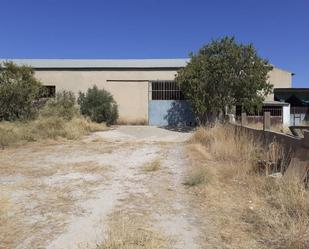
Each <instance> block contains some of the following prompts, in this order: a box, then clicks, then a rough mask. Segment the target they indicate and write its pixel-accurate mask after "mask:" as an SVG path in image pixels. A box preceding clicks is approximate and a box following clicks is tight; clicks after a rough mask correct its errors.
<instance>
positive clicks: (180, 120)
mask: <svg viewBox="0 0 309 249" xmlns="http://www.w3.org/2000/svg"><path fill="white" fill-rule="evenodd" d="M148 108H149V109H148V116H149V125H156V126H194V125H195V124H196V121H195V115H194V114H193V112H192V109H191V106H190V104H189V102H187V101H186V100H184V97H183V94H182V93H181V91H180V89H179V87H178V85H177V84H176V83H175V82H174V81H153V82H150V84H149V104H148Z"/></svg>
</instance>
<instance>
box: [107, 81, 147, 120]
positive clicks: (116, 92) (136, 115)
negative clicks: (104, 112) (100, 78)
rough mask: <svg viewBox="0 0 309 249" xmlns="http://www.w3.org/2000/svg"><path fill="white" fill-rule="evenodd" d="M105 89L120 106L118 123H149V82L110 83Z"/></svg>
mask: <svg viewBox="0 0 309 249" xmlns="http://www.w3.org/2000/svg"><path fill="white" fill-rule="evenodd" d="M104 88H105V89H106V90H107V91H109V92H110V93H111V94H112V95H113V96H114V99H115V100H116V102H117V104H118V110H119V114H121V115H120V117H119V120H118V123H120V124H121V123H124V124H126V123H133V124H147V123H148V81H142V82H136V81H108V82H106V84H104Z"/></svg>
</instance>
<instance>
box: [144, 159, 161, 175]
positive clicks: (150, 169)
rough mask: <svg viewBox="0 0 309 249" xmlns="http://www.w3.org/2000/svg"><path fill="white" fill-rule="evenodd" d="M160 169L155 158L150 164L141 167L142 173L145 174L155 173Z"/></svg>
mask: <svg viewBox="0 0 309 249" xmlns="http://www.w3.org/2000/svg"><path fill="white" fill-rule="evenodd" d="M160 168H161V161H160V159H159V158H156V159H155V160H153V161H152V162H150V163H146V164H145V165H143V171H145V172H153V171H157V170H159V169H160Z"/></svg>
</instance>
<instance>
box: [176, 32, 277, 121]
mask: <svg viewBox="0 0 309 249" xmlns="http://www.w3.org/2000/svg"><path fill="white" fill-rule="evenodd" d="M190 57H191V60H190V62H189V63H188V64H187V66H186V67H185V68H183V69H181V70H180V71H179V72H178V75H177V77H176V80H177V82H178V83H179V84H180V87H181V89H182V91H183V93H184V95H185V97H186V98H187V99H188V100H189V101H190V103H191V105H192V108H193V111H194V112H195V114H196V115H197V117H198V119H199V122H200V123H201V124H205V123H207V122H209V121H214V120H215V119H216V118H218V117H219V116H220V114H224V113H225V110H226V108H231V107H232V106H235V105H241V106H243V107H244V109H246V110H252V109H253V108H256V107H260V106H261V104H262V102H263V100H264V99H265V97H266V96H267V95H268V94H269V93H271V91H272V85H271V84H270V83H269V82H268V81H267V79H268V72H269V71H271V70H272V66H271V65H270V64H269V63H268V61H267V60H265V59H262V58H261V57H259V56H258V54H257V52H256V49H255V48H254V47H253V45H252V44H249V45H244V44H238V43H237V42H236V41H235V38H234V37H224V38H222V39H218V40H213V41H212V42H211V43H209V44H207V45H205V46H204V47H202V48H201V49H200V50H199V52H198V53H196V54H191V55H190Z"/></svg>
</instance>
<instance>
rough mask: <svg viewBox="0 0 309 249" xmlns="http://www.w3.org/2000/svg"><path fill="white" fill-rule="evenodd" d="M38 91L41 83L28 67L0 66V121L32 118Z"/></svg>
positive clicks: (6, 64)
mask: <svg viewBox="0 0 309 249" xmlns="http://www.w3.org/2000/svg"><path fill="white" fill-rule="evenodd" d="M40 90H41V83H40V82H39V81H38V80H37V79H36V78H35V77H34V71H33V70H32V69H31V68H30V67H27V66H22V67H18V66H16V65H15V64H14V63H12V62H5V63H3V64H0V120H9V121H11V120H17V119H28V118H32V117H33V116H34V115H35V113H36V108H35V101H36V100H37V99H38V97H39V94H40Z"/></svg>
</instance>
